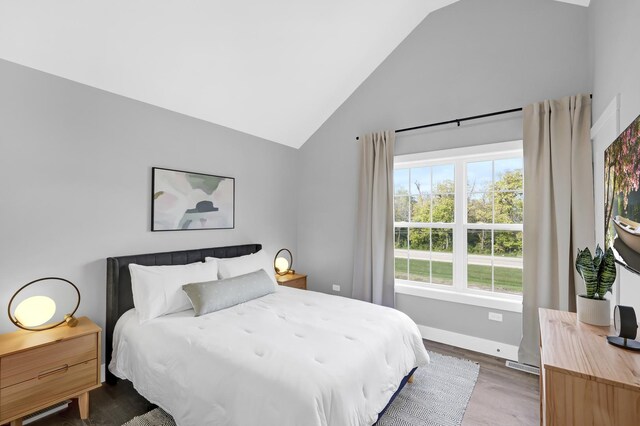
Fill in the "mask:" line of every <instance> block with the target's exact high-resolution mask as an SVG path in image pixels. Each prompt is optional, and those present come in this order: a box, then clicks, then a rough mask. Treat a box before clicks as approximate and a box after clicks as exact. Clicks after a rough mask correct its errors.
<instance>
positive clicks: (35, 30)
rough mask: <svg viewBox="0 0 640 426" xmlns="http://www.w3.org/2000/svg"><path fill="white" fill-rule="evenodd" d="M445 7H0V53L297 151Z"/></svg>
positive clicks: (284, 1) (274, 1)
mask: <svg viewBox="0 0 640 426" xmlns="http://www.w3.org/2000/svg"><path fill="white" fill-rule="evenodd" d="M455 1H457V0H393V1H389V0H316V1H311V0H307V1H304V0H268V1H266V0H234V1H222V0H210V1H204V0H199V1H197V0H144V1H141V0H109V1H106V0H95V1H87V0H56V1H51V0H34V1H24V0H3V1H2V2H0V58H2V59H6V60H8V61H11V62H15V63H18V64H21V65H26V66H28V67H32V68H35V69H38V70H41V71H45V72H48V73H51V74H54V75H57V76H60V77H64V78H67V79H70V80H73V81H77V82H79V83H83V84H87V85H89V86H93V87H96V88H99V89H103V90H106V91H109V92H113V93H116V94H119V95H123V96H126V97H129V98H132V99H136V100H139V101H143V102H147V103H149V104H152V105H157V106H160V107H163V108H166V109H169V110H172V111H176V112H179V113H182V114H186V115H189V116H193V117H196V118H200V119H203V120H206V121H209V122H212V123H216V124H220V125H223V126H226V127H229V128H232V129H235V130H239V131H242V132H245V133H249V134H251V135H255V136H258V137H261V138H264V139H267V140H271V141H274V142H278V143H281V144H285V145H289V146H292V147H296V148H297V147H300V146H301V145H302V144H303V143H304V142H305V141H306V140H307V139H308V138H309V137H310V136H311V135H312V134H313V132H315V131H316V130H317V129H318V127H320V125H322V123H323V122H324V121H325V120H326V119H327V118H328V117H329V116H330V115H331V114H332V113H333V112H334V111H335V110H336V109H337V108H338V107H339V106H340V104H342V102H343V101H344V100H345V99H346V98H347V97H348V96H349V95H351V93H353V91H354V90H355V89H356V88H357V87H358V85H359V84H360V83H362V82H363V81H364V80H365V79H366V78H367V77H368V76H369V74H371V72H372V71H373V70H374V69H375V68H376V67H377V66H378V65H379V64H380V63H381V62H382V61H383V60H384V59H385V58H386V57H387V55H389V53H391V51H393V49H395V48H396V47H397V46H398V44H400V42H401V41H402V40H403V39H404V38H405V37H406V36H407V35H408V34H409V33H410V32H411V31H412V30H413V29H414V28H415V27H416V26H417V25H418V24H419V23H420V22H421V21H422V20H423V19H424V18H425V17H426V16H427V15H428V14H429V13H430V12H432V11H434V10H436V9H439V8H441V7H444V6H446V5H448V4H451V3H454V2H455ZM567 1H569V0H567ZM569 2H571V3H584V2H586V3H588V0H574V1H569Z"/></svg>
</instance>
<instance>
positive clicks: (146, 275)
mask: <svg viewBox="0 0 640 426" xmlns="http://www.w3.org/2000/svg"><path fill="white" fill-rule="evenodd" d="M129 271H130V272H131V290H132V292H133V304H134V306H135V308H136V311H137V313H138V319H139V320H140V323H141V324H142V323H144V322H146V321H149V320H150V319H153V318H157V317H160V316H162V315H167V314H172V313H174V312H180V311H186V310H187V309H191V302H190V301H189V298H188V297H187V295H186V294H185V293H184V291H182V286H183V285H185V284H190V283H200V282H203V281H211V280H217V279H218V263H217V262H196V263H190V264H188V265H163V266H142V265H136V264H135V263H131V264H129Z"/></svg>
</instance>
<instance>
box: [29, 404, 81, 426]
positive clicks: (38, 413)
mask: <svg viewBox="0 0 640 426" xmlns="http://www.w3.org/2000/svg"><path fill="white" fill-rule="evenodd" d="M69 404H71V401H70V400H67V401H62V402H59V403H58V404H56V405H54V406H52V407H47V408H45V409H44V410H39V411H36V412H35V413H31V414H29V415H28V416H26V417H24V418H23V419H22V424H23V425H28V424H29V423H33V422H35V421H36V420H40V419H41V418H43V417H47V416H50V415H51V414H55V413H57V412H58V411H62V410H65V409H66V408H67V407H68V406H69Z"/></svg>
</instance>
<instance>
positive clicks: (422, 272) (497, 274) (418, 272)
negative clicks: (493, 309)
mask: <svg viewBox="0 0 640 426" xmlns="http://www.w3.org/2000/svg"><path fill="white" fill-rule="evenodd" d="M395 261H396V268H395V269H396V273H395V275H396V278H398V279H403V280H406V279H408V280H411V281H422V282H433V283H436V284H449V285H451V284H453V264H452V263H450V262H436V261H433V262H429V261H428V260H420V259H411V260H410V261H409V274H408V276H407V259H404V258H399V257H396V260H395ZM430 267H433V271H432V274H433V276H432V278H433V279H432V280H430V279H429V272H430V271H429V269H430ZM467 273H468V274H469V276H468V279H467V283H468V284H467V285H468V286H469V287H471V288H478V289H482V290H491V266H484V265H467ZM494 280H495V282H494V287H495V290H496V291H500V292H503V293H522V269H517V268H504V267H500V266H496V267H495V268H494Z"/></svg>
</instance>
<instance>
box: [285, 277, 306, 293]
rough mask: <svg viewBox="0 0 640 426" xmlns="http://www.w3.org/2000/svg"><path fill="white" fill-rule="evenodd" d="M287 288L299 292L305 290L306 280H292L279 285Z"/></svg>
mask: <svg viewBox="0 0 640 426" xmlns="http://www.w3.org/2000/svg"><path fill="white" fill-rule="evenodd" d="M281 285H284V286H287V287H292V288H299V289H300V290H306V289H307V280H306V279H298V280H292V281H288V282H286V283H284V284H281Z"/></svg>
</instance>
